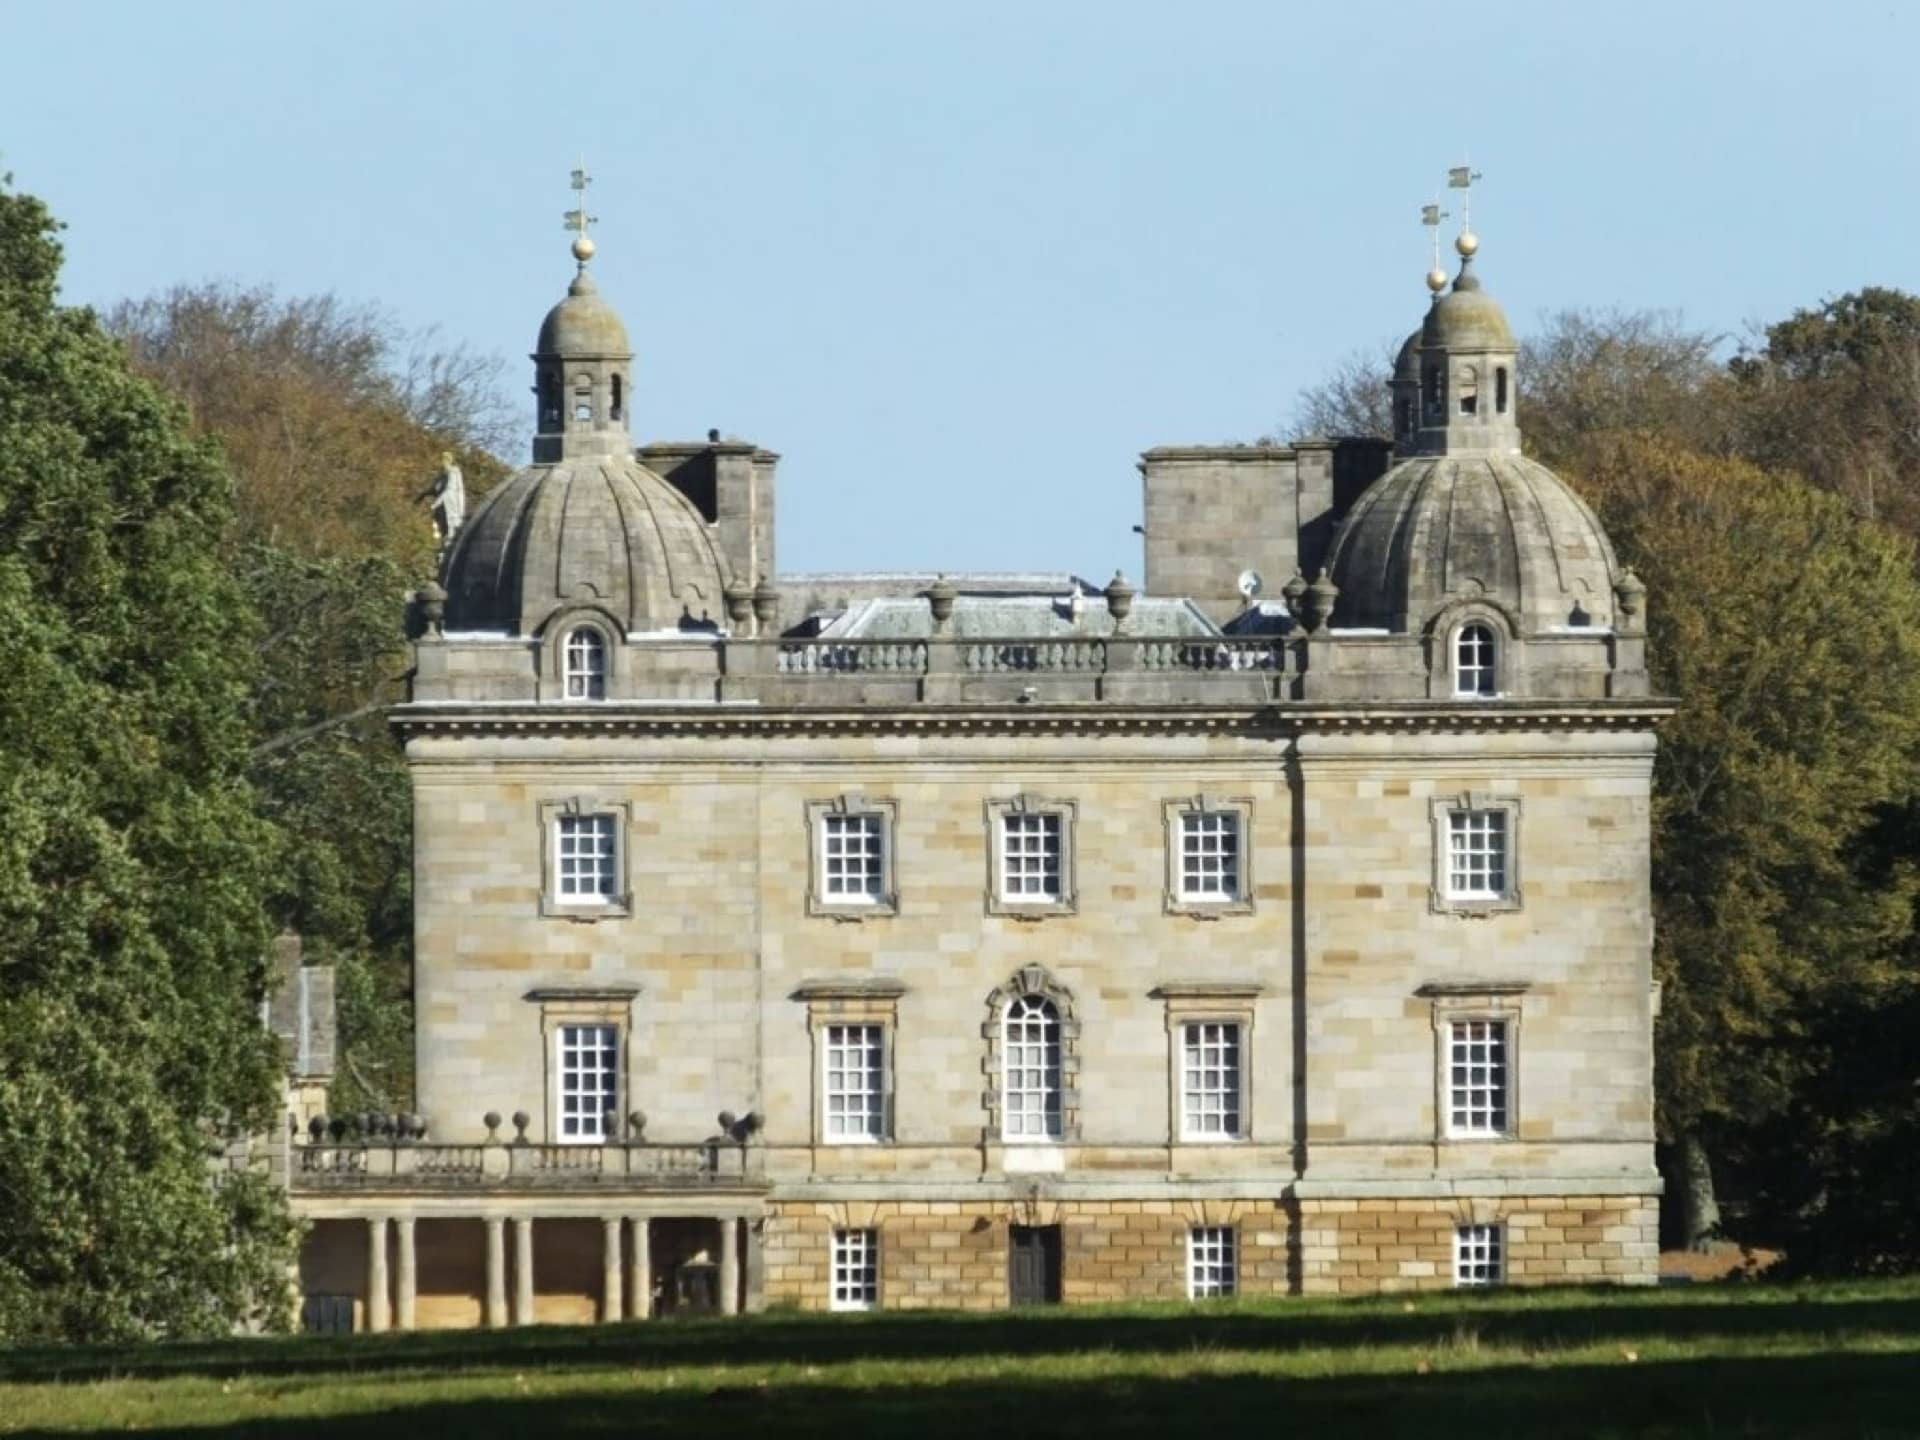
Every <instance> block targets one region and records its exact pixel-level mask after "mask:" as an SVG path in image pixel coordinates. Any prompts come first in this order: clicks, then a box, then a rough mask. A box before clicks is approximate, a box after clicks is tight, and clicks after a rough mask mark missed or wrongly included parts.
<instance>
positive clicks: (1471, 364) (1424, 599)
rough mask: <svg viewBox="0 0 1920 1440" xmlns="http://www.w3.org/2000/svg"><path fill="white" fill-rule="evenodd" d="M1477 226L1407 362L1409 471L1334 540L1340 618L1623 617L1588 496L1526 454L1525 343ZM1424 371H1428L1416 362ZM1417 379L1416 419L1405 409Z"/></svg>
mask: <svg viewBox="0 0 1920 1440" xmlns="http://www.w3.org/2000/svg"><path fill="white" fill-rule="evenodd" d="M1479 246H1480V242H1479V240H1478V239H1477V238H1476V237H1475V236H1474V235H1473V233H1472V232H1471V231H1463V232H1462V233H1461V235H1460V237H1459V239H1458V241H1457V242H1456V244H1455V248H1456V249H1457V250H1458V251H1459V253H1460V272H1459V274H1458V275H1457V276H1455V277H1454V280H1453V284H1452V287H1451V289H1448V290H1446V291H1445V293H1441V291H1442V287H1444V286H1445V284H1446V277H1445V275H1444V273H1442V272H1440V271H1437V270H1436V271H1435V272H1434V274H1433V275H1432V276H1430V277H1429V280H1428V283H1429V285H1430V286H1431V287H1432V288H1433V289H1434V291H1435V295H1434V300H1433V303H1432V304H1431V306H1430V307H1429V308H1428V310H1427V315H1426V320H1425V323H1424V324H1422V325H1421V327H1420V329H1419V331H1418V332H1417V334H1416V335H1413V336H1409V337H1408V339H1407V343H1406V344H1405V345H1404V346H1402V347H1401V350H1400V355H1399V358H1398V362H1397V364H1396V366H1395V372H1394V378H1393V384H1392V394H1393V397H1394V401H1395V420H1396V424H1395V431H1396V434H1395V447H1396V451H1397V460H1398V463H1396V464H1395V465H1394V467H1393V468H1392V469H1391V470H1389V471H1388V472H1387V473H1386V474H1385V475H1383V476H1382V477H1381V478H1380V479H1378V480H1376V481H1375V482H1374V483H1373V484H1372V485H1370V486H1369V487H1368V488H1367V490H1366V491H1365V492H1364V493H1363V494H1362V495H1361V496H1360V498H1359V500H1358V501H1357V502H1356V503H1355V504H1354V507H1353V509H1352V510H1351V511H1349V512H1348V514H1347V516H1346V519H1345V520H1344V521H1343V522H1342V523H1341V526H1340V530H1339V533H1338V534H1337V535H1336V536H1335V537H1334V541H1333V545H1332V547H1331V550H1330V557H1331V558H1330V561H1329V571H1330V576H1331V579H1332V582H1333V584H1334V585H1335V586H1336V587H1337V589H1338V593H1339V599H1338V602H1337V604H1336V606H1335V613H1334V624H1335V625H1336V626H1340V627H1347V628H1354V629H1372V630H1383V631H1387V632H1390V633H1394V634H1418V633H1420V632H1421V631H1422V630H1423V629H1424V628H1425V627H1427V626H1428V625H1430V624H1432V623H1433V621H1434V620H1435V617H1436V616H1439V615H1440V614H1441V613H1442V612H1445V611H1447V610H1449V609H1450V608H1451V607H1455V606H1458V605H1461V604H1464V603H1468V602H1485V603H1487V604H1490V605H1492V606H1494V607H1496V608H1498V609H1499V610H1500V611H1502V612H1503V613H1504V614H1505V615H1507V616H1508V617H1509V619H1510V621H1511V623H1512V624H1513V626H1514V627H1515V629H1516V631H1517V632H1518V633H1520V634H1542V633H1552V632H1557V631H1563V630H1569V629H1571V630H1586V629H1591V628H1604V627H1607V626H1610V625H1612V624H1613V623H1614V619H1615V613H1614V609H1615V589H1616V586H1617V584H1618V583H1619V581H1620V578H1621V575H1622V573H1623V572H1622V571H1621V569H1620V566H1619V562H1618V561H1617V560H1616V559H1615V556H1614V552H1613V546H1612V544H1611V543H1610V542H1609V541H1608V539H1607V536H1606V532H1605V531H1604V530H1602V529H1601V527H1600V522H1599V520H1598V519H1597V518H1596V517H1595V516H1594V513H1593V511H1592V510H1591V509H1589V508H1588V506H1587V504H1586V502H1585V501H1583V500H1582V499H1581V498H1580V497H1579V496H1578V495H1576V494H1575V493H1574V492H1573V491H1572V490H1571V489H1569V488H1568V486H1567V485H1566V484H1565V483H1564V482H1563V481H1561V480H1560V478H1559V477H1558V476H1556V475H1555V474H1554V473H1553V472H1552V471H1551V470H1549V469H1548V468H1547V467H1546V466H1544V465H1541V464H1539V463H1538V462H1536V461H1534V460H1530V459H1528V458H1526V457H1525V456H1524V455H1522V454H1521V453H1520V426H1519V423H1518V421H1517V418H1516V415H1515V409H1516V407H1515V384H1516V378H1515V377H1516V360H1517V358H1518V355H1519V346H1518V345H1517V343H1516V342H1515V340H1514V337H1513V331H1512V329H1511V328H1510V327H1509V326H1508V324H1507V317H1506V315H1505V313H1504V312H1503V311H1502V310H1501V308H1500V306H1499V304H1498V302H1496V301H1495V300H1494V299H1493V297H1492V296H1490V295H1488V294H1487V293H1486V291H1484V290H1482V289H1481V288H1480V280H1479V277H1478V276H1477V275H1476V274H1475V273H1474V269H1473V259H1474V255H1475V253H1476V252H1477V251H1478V249H1479ZM1416 367H1417V368H1416ZM1416 384H1417V398H1418V423H1417V426H1416V427H1415V428H1414V429H1413V431H1412V433H1411V434H1408V433H1407V432H1406V430H1405V429H1404V427H1403V426H1402V424H1401V423H1400V417H1401V408H1400V407H1401V404H1402V402H1403V401H1404V400H1405V398H1406V397H1407V395H1408V393H1409V389H1410V388H1412V387H1414V386H1415V385H1416Z"/></svg>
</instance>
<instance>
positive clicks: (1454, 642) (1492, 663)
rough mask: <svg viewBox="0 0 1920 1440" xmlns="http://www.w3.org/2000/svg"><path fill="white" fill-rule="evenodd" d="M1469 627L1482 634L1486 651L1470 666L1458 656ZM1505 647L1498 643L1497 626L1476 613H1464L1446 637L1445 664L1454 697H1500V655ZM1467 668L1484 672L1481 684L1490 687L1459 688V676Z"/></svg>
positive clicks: (1498, 632) (1470, 698)
mask: <svg viewBox="0 0 1920 1440" xmlns="http://www.w3.org/2000/svg"><path fill="white" fill-rule="evenodd" d="M1469 631H1478V632H1479V633H1480V634H1481V635H1483V636H1484V637H1485V640H1484V642H1483V643H1484V645H1485V648H1486V655H1487V658H1486V660H1485V662H1484V663H1480V664H1475V665H1473V666H1472V667H1469V666H1467V665H1466V664H1464V663H1463V662H1462V660H1461V657H1460V651H1461V647H1462V646H1463V645H1464V644H1466V641H1467V635H1468V632H1469ZM1505 650H1506V647H1505V646H1504V645H1503V644H1501V635H1500V630H1499V627H1498V626H1496V625H1494V624H1493V623H1492V622H1491V621H1489V620H1487V619H1485V618H1484V617H1482V616H1479V615H1468V616H1464V617H1463V618H1462V619H1461V620H1460V622H1459V623H1458V624H1457V625H1455V626H1454V627H1453V629H1452V631H1451V632H1450V633H1449V635H1448V638H1447V665H1448V670H1449V673H1450V674H1451V676H1452V680H1453V698H1454V699H1456V700H1498V699H1500V698H1501V696H1502V694H1503V691H1502V688H1501V683H1500V682H1501V680H1502V678H1503V677H1502V666H1501V658H1502V656H1503V654H1504V652H1505ZM1469 668H1471V669H1472V670H1473V671H1474V673H1476V674H1482V675H1484V676H1485V684H1486V685H1487V686H1488V687H1490V688H1487V689H1484V690H1482V689H1472V690H1469V689H1465V688H1463V687H1462V685H1461V683H1460V679H1461V676H1462V675H1464V674H1465V673H1467V671H1468V669H1469Z"/></svg>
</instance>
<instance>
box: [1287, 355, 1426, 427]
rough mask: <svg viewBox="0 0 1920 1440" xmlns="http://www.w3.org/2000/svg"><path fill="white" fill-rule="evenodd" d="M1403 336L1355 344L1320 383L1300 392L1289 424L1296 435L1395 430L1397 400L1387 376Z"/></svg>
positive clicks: (1391, 370) (1389, 373)
mask: <svg viewBox="0 0 1920 1440" xmlns="http://www.w3.org/2000/svg"><path fill="white" fill-rule="evenodd" d="M1400 345H1401V342H1400V341H1398V340H1382V341H1380V342H1379V343H1378V344H1375V345H1373V346H1371V347H1369V348H1367V349H1364V350H1355V351H1353V352H1352V353H1351V354H1349V355H1348V356H1347V357H1346V358H1345V359H1343V360H1341V361H1340V362H1339V363H1338V364H1337V365H1335V366H1334V367H1333V372H1332V373H1331V374H1330V375H1328V376H1327V378H1326V379H1325V380H1322V381H1321V382H1320V383H1319V384H1318V385H1314V386H1311V387H1309V388H1308V389H1305V390H1302V391H1301V392H1300V396H1299V398H1298V399H1297V400H1296V401H1295V402H1294V406H1293V414H1292V417H1291V418H1290V419H1289V421H1288V423H1287V426H1286V433H1287V434H1289V435H1292V436H1296V437H1298V436H1306V435H1323V436H1328V437H1332V436H1344V435H1366V436H1373V437H1375V438H1377V439H1383V440H1384V439H1391V438H1392V436H1393V403H1392V396H1391V395H1390V394H1389V393H1388V390H1387V382H1388V381H1389V380H1391V379H1392V378H1393V362H1394V358H1395V356H1397V355H1398V354H1399V353H1400Z"/></svg>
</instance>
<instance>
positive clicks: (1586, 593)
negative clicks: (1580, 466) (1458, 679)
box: [1328, 454, 1620, 634]
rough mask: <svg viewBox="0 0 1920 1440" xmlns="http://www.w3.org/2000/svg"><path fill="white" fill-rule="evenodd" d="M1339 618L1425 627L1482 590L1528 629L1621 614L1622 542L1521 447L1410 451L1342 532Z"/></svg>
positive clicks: (1608, 619)
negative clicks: (1618, 545) (1617, 551)
mask: <svg viewBox="0 0 1920 1440" xmlns="http://www.w3.org/2000/svg"><path fill="white" fill-rule="evenodd" d="M1328 568H1329V571H1330V573H1331V576H1332V579H1333V583H1334V584H1335V585H1337V586H1339V587H1340V588H1339V599H1338V601H1337V602H1336V603H1335V606H1334V614H1333V623H1334V624H1335V625H1336V626H1340V627H1343V628H1366V629H1382V630H1390V631H1394V632H1396V633H1401V634H1406V633H1417V632H1418V631H1420V630H1421V629H1423V628H1424V627H1425V625H1426V624H1427V622H1428V621H1429V620H1431V619H1432V618H1433V617H1434V615H1436V614H1437V613H1438V612H1439V611H1440V610H1442V609H1444V608H1445V607H1446V606H1447V605H1449V604H1452V603H1454V602H1455V601H1460V600H1471V599H1484V600H1489V601H1493V602H1496V603H1498V604H1499V605H1501V606H1503V607H1505V608H1506V609H1507V610H1508V611H1510V612H1511V613H1512V615H1513V617H1514V619H1515V620H1516V621H1517V622H1518V624H1519V626H1520V628H1521V630H1522V631H1523V633H1537V632H1540V631H1543V630H1551V629H1553V628H1555V627H1557V626H1566V625H1581V626H1584V625H1610V624H1612V623H1613V603H1614V601H1613V590H1614V582H1615V581H1616V580H1617V579H1618V578H1619V575H1620V570H1619V565H1618V562H1617V561H1616V560H1615V558H1614V553H1613V546H1612V544H1611V543H1610V542H1609V541H1608V539H1607V536H1606V532H1605V531H1604V530H1602V529H1601V528H1600V522H1599V520H1598V519H1596V518H1595V517H1594V514H1593V511H1592V510H1590V509H1589V508H1588V507H1587V504H1586V502H1585V501H1584V500H1582V499H1581V498H1580V497H1579V496H1578V495H1576V494H1574V493H1573V491H1572V490H1570V489H1568V488H1567V486H1566V484H1565V483H1564V482H1563V481H1561V479H1560V478H1559V477H1558V476H1557V475H1555V474H1554V473H1553V472H1552V471H1551V470H1549V469H1547V467H1546V466H1544V465H1542V464H1540V463H1538V462H1537V461H1534V460H1529V459H1527V458H1526V457H1525V456H1523V455H1517V454H1488V455H1435V456H1420V457H1416V458H1414V459H1410V460H1405V461H1402V462H1401V463H1400V464H1398V465H1396V466H1395V467H1394V468H1393V469H1391V470H1389V471H1388V472H1387V473H1386V474H1385V475H1383V476H1381V477H1380V479H1378V480H1377V481H1375V482H1374V483H1373V484H1372V485H1371V486H1370V487H1368V489H1367V491H1366V493H1365V494H1364V495H1362V496H1361V497H1360V499H1359V501H1358V503H1357V504H1355V506H1354V508H1353V511H1352V512H1351V513H1350V514H1349V515H1348V516H1347V518H1346V520H1345V522H1344V523H1343V524H1342V525H1341V527H1340V531H1339V534H1338V535H1336V536H1335V537H1334V542H1333V550H1332V554H1331V559H1330V561H1329V566H1328Z"/></svg>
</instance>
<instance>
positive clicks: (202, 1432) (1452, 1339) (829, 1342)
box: [0, 1280, 1920, 1440]
mask: <svg viewBox="0 0 1920 1440" xmlns="http://www.w3.org/2000/svg"><path fill="white" fill-rule="evenodd" d="M108 1430H113V1431H121V1432H125V1431H127V1430H135V1431H144V1432H146V1433H149V1434H161V1435H179V1436H185V1435H195V1436H207V1435H210V1434H217V1435H226V1436H240V1435H260V1436H271V1437H278V1440H319V1437H322V1436H327V1437H332V1436H346V1435H351V1436H354V1437H388V1436H400V1437H406V1440H424V1437H428V1436H438V1435H451V1436H461V1437H473V1440H484V1437H490V1436H511V1437H516V1440H539V1437H546V1436H578V1435H607V1436H612V1435H621V1436H665V1435H672V1436H683V1437H684V1436H690V1435H693V1436H697V1435H702V1434H705V1435H709V1436H714V1437H721V1440H736V1437H745V1436H750V1435H751V1436H758V1435H797V1436H820V1437H832V1440H863V1437H867V1436H892V1435H904V1436H910V1437H913V1440H937V1437H947V1436H964V1437H967V1440H982V1437H985V1440H1000V1437H1007V1436H1023V1435H1035V1436H1083V1435H1084V1436H1110V1435H1150V1434H1175V1435H1207V1436H1213V1435H1241V1434H1248V1435H1252V1434H1259V1435H1266V1436H1288V1435H1298V1436H1307V1435H1311V1436H1314V1437H1346V1436H1354V1437H1364V1440H1373V1437H1383V1436H1399V1435H1406V1436H1418V1437H1420V1440H1444V1437H1448V1436H1455V1435H1459V1436H1471V1437H1473V1440H1501V1437H1506V1436H1516V1435H1555V1436H1614V1435H1620V1436H1625V1435H1634V1436H1646V1435H1658V1436H1683V1435H1684V1436H1696V1435H1699V1436H1748V1435H1779V1436H1796V1437H1797V1436H1820V1435H1849V1436H1895V1435H1900V1436H1920V1280H1899V1281H1884V1282H1873V1283H1857V1284H1844V1285H1838V1284H1836V1285H1819V1286H1786V1285H1768V1284H1744V1285H1726V1286H1713V1287H1706V1286H1696V1287H1688V1288H1677V1289H1670V1290H1644V1291H1618V1290H1611V1291H1603V1290H1560V1291H1545V1292H1520V1291H1506V1292H1501V1293H1497V1294H1481V1295H1467V1294H1444V1295H1432V1296H1421V1297H1418V1298H1415V1299H1411V1300H1409V1299H1402V1298H1391V1299H1370V1300H1361V1301H1317V1300H1262V1301H1248V1302H1243V1303H1221V1304H1209V1305H1206V1306H1200V1307H1186V1306H1164V1305H1154V1306H1145V1305H1136V1306H1125V1307H1101V1308H1087V1309H1079V1308H1076V1309H1072V1310H1060V1309H1054V1310H1044V1311H1024V1312H1017V1313H1014V1314H1011V1315H997V1316H963V1315H955V1314H946V1313H942V1314H930V1315H929V1314H915V1315H893V1314H876V1315H852V1316H838V1315H836V1316H820V1317H803V1316H799V1315H790V1314H770V1315H763V1316H758V1317H753V1318H749V1319H743V1320H736V1321H725V1322H721V1321H706V1322H684V1323H656V1324H650V1325H621V1326H609V1327H603V1328H595V1329H561V1328H552V1327H548V1328H538V1329H530V1330H519V1331H511V1332H505V1333H500V1334H487V1333H474V1332H466V1333H459V1334H452V1333H441V1334H421V1335H387V1336H363V1337H354V1338H347V1337H342V1338H314V1339H288V1340H249V1341H232V1342H222V1343H219V1344H197V1345H156V1346H148V1347H144V1348H140V1349H125V1350H108V1349H92V1350H39V1349H36V1350H13V1351H0V1434H9V1435H40V1434H63V1435H64V1434H87V1433H92V1432H96V1431H108Z"/></svg>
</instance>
